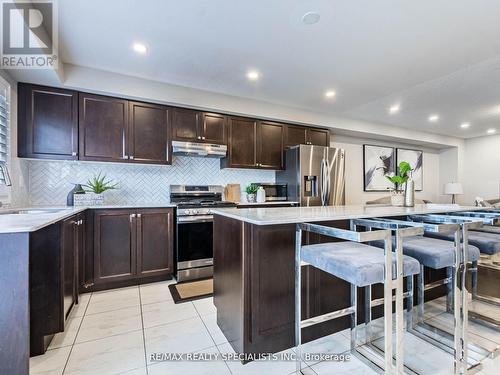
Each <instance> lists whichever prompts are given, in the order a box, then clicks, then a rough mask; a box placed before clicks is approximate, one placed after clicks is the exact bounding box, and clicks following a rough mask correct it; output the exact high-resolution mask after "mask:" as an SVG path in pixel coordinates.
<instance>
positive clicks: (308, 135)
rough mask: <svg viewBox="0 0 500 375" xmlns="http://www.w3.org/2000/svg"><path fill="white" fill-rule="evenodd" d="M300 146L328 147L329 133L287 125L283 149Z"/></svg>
mask: <svg viewBox="0 0 500 375" xmlns="http://www.w3.org/2000/svg"><path fill="white" fill-rule="evenodd" d="M300 144H304V145H314V146H325V147H329V146H330V132H329V131H328V130H326V129H319V128H309V127H306V126H300V125H287V127H286V135H285V147H286V148H289V147H292V146H296V145H300Z"/></svg>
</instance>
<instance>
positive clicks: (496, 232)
mask: <svg viewBox="0 0 500 375" xmlns="http://www.w3.org/2000/svg"><path fill="white" fill-rule="evenodd" d="M454 215H460V216H454ZM450 216H452V217H462V218H464V217H466V218H467V217H469V218H470V219H471V220H481V221H482V222H483V224H484V225H483V226H481V227H479V228H476V229H474V230H470V231H469V232H468V236H467V239H468V243H469V244H472V245H474V246H476V247H477V248H478V249H479V251H480V253H481V255H483V256H485V257H486V258H490V257H493V256H495V255H497V254H499V253H500V227H498V226H495V225H498V223H499V222H500V213H498V212H496V213H493V212H464V213H462V212H458V213H455V214H450ZM427 235H428V236H430V237H434V238H440V239H443V240H448V241H450V240H451V238H450V236H449V235H445V234H439V233H429V234H427ZM477 263H478V261H477V260H476V261H473V263H472V267H471V272H472V275H473V276H472V283H471V294H472V299H473V300H477V301H481V302H485V303H488V304H492V305H494V306H496V307H500V300H499V299H498V298H494V297H488V296H481V295H479V294H478V293H477V267H478V266H477ZM493 267H495V266H493ZM497 267H498V266H496V267H495V268H496V269H497V270H498V272H500V267H498V268H497ZM470 316H471V318H473V319H474V320H475V321H476V322H478V323H483V324H485V325H487V326H489V327H492V328H494V329H499V328H500V318H498V317H493V316H486V315H484V314H481V313H479V312H477V311H473V310H471V312H470ZM498 353H500V348H497V349H495V352H494V353H492V355H493V356H496V355H498Z"/></svg>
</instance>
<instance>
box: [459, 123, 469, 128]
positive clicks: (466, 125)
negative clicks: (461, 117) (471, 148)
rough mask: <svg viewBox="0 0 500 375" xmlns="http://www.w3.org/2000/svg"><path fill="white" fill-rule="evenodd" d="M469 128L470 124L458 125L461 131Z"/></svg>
mask: <svg viewBox="0 0 500 375" xmlns="http://www.w3.org/2000/svg"><path fill="white" fill-rule="evenodd" d="M469 126H470V122H462V123H461V124H460V127H461V128H462V129H467V128H468V127H469Z"/></svg>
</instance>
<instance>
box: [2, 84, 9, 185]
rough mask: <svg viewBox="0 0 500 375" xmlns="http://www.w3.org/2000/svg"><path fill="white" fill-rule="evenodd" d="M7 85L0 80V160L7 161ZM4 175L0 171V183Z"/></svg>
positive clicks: (3, 180) (3, 179)
mask: <svg viewBox="0 0 500 375" xmlns="http://www.w3.org/2000/svg"><path fill="white" fill-rule="evenodd" d="M8 89H9V86H8V85H7V84H6V83H5V82H3V80H0V161H3V162H6V163H8V161H9V118H10V116H9V96H8ZM4 182H5V176H4V175H3V173H1V172H0V184H1V183H4Z"/></svg>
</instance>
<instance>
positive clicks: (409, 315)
mask: <svg viewBox="0 0 500 375" xmlns="http://www.w3.org/2000/svg"><path fill="white" fill-rule="evenodd" d="M406 288H407V289H408V293H409V294H408V297H407V299H406V329H407V330H408V331H409V330H411V329H412V327H413V275H411V276H407V277H406Z"/></svg>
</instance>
